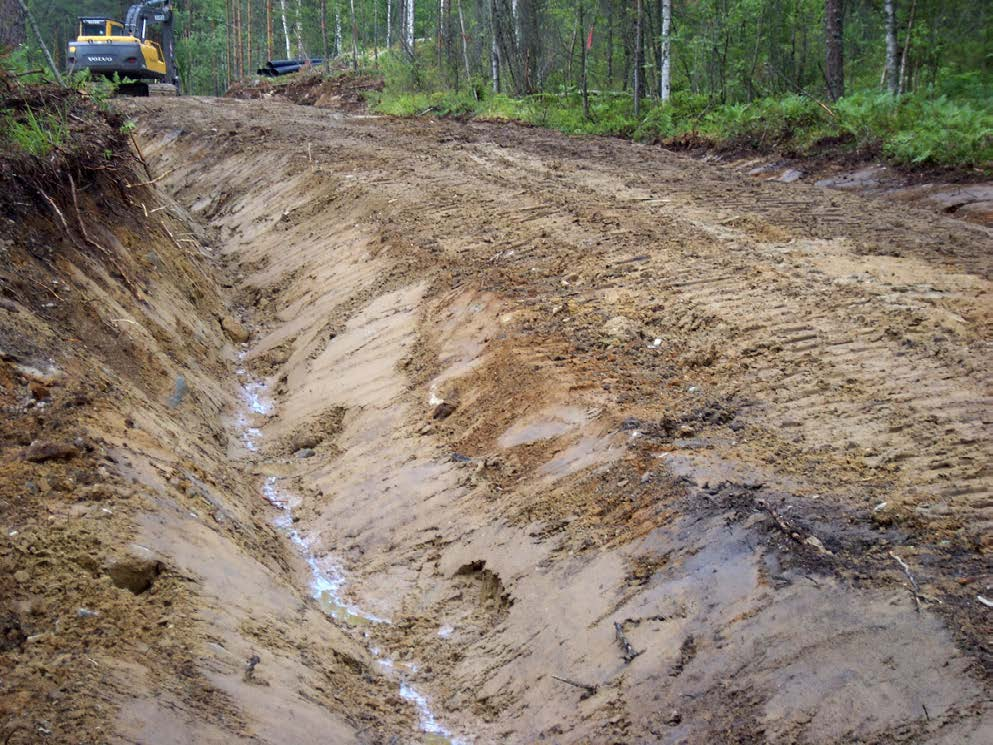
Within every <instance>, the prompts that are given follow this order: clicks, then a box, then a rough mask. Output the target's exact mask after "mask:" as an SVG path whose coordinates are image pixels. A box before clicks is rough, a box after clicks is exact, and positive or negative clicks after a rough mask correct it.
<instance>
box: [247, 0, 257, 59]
mask: <svg viewBox="0 0 993 745" xmlns="http://www.w3.org/2000/svg"><path fill="white" fill-rule="evenodd" d="M253 2H254V0H248V25H247V26H246V27H245V28H246V30H247V32H248V73H249V75H251V74H252V68H253V67H254V66H255V63H254V62H253V61H252V55H253V51H254V50H253V49H252V3H253Z"/></svg>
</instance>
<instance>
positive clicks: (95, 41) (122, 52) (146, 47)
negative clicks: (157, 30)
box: [66, 0, 179, 96]
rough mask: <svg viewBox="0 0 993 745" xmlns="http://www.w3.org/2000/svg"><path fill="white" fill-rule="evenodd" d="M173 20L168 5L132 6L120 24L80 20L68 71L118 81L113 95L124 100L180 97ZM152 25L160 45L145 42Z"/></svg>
mask: <svg viewBox="0 0 993 745" xmlns="http://www.w3.org/2000/svg"><path fill="white" fill-rule="evenodd" d="M172 21H173V15H172V0H146V2H143V3H138V4H135V5H132V6H131V7H130V8H128V12H127V16H125V20H124V23H121V22H120V21H115V20H112V19H110V18H105V17H102V16H99V17H97V16H86V17H83V18H80V19H79V26H78V33H77V36H76V39H75V40H74V41H70V42H69V53H68V54H67V55H66V60H67V62H68V70H69V72H75V71H78V70H89V71H90V73H91V74H93V75H94V76H101V77H107V78H114V79H116V80H119V81H121V82H120V83H119V84H118V86H117V91H118V93H121V94H124V95H131V96H149V95H159V96H176V95H179V75H178V73H177V71H176V51H175V46H174V44H173V33H172ZM155 25H158V26H161V28H162V34H161V39H162V43H161V44H159V43H157V42H155V41H152V40H151V39H150V38H148V31H149V27H150V26H155Z"/></svg>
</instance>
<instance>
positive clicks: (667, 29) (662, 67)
mask: <svg viewBox="0 0 993 745" xmlns="http://www.w3.org/2000/svg"><path fill="white" fill-rule="evenodd" d="M661 1H662V60H661V62H660V63H659V100H661V101H668V100H669V95H670V94H671V92H672V86H671V79H672V48H671V42H672V0H661Z"/></svg>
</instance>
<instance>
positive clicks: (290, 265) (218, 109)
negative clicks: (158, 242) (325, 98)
mask: <svg viewBox="0 0 993 745" xmlns="http://www.w3.org/2000/svg"><path fill="white" fill-rule="evenodd" d="M128 106H130V108H131V110H132V113H133V115H134V116H136V117H137V119H138V121H139V134H140V138H139V139H140V141H141V144H142V149H143V151H144V153H145V155H146V157H147V158H148V159H149V161H150V163H151V166H152V169H153V171H154V172H155V173H156V174H166V175H165V176H164V178H162V179H161V181H160V182H159V183H158V185H159V186H160V187H162V188H163V189H164V190H165V191H167V192H168V193H169V194H170V195H171V196H172V197H174V198H175V199H176V200H177V201H178V203H179V205H181V206H182V207H183V208H185V209H186V210H188V211H189V213H190V214H191V215H192V217H193V219H194V220H195V221H198V223H199V224H200V225H202V226H205V227H204V231H205V232H203V233H202V235H198V236H197V241H198V242H199V244H200V245H202V246H204V250H205V251H206V252H208V253H210V252H213V255H214V257H215V258H216V266H217V270H216V271H217V274H216V276H217V278H218V281H219V283H220V284H221V285H222V287H221V289H219V290H218V292H219V293H220V295H221V296H222V297H223V298H226V300H225V302H227V303H230V308H233V309H234V310H233V311H229V312H233V313H234V315H237V316H238V318H239V320H240V322H241V324H242V325H243V326H244V327H245V329H246V332H245V333H246V334H248V335H249V338H248V340H247V342H246V343H245V344H243V345H239V344H229V345H227V346H226V347H225V348H224V349H223V351H222V352H221V353H219V354H218V355H217V356H216V363H215V364H216V368H215V370H222V371H226V372H223V373H221V374H222V375H224V376H225V377H224V378H223V379H219V380H213V381H211V382H210V383H209V392H208V393H205V394H204V395H203V396H201V397H199V398H197V399H196V406H198V407H200V408H199V409H198V411H199V412H200V413H199V414H198V416H201V417H204V418H205V419H204V421H208V420H209V421H213V422H214V424H213V425H211V426H213V427H215V429H216V431H207V430H204V432H201V433H197V432H193V431H189V432H183V431H180V429H179V428H174V429H176V431H175V432H173V434H172V435H170V437H175V438H176V439H175V441H173V440H169V439H168V438H167V440H166V441H163V442H170V443H172V442H175V443H177V444H175V445H174V446H173V445H169V446H168V447H167V446H165V445H163V446H162V452H158V451H156V452H158V456H157V457H160V458H163V459H169V458H171V457H172V456H170V455H169V453H168V452H167V451H168V450H169V449H170V448H174V449H175V451H176V452H180V451H181V452H182V453H183V458H188V459H191V460H192V461H197V460H198V459H199V461H198V462H199V467H198V470H196V473H197V474H199V475H198V476H197V479H196V481H197V483H193V482H189V484H192V486H189V484H188V480H187V481H182V483H183V484H186V486H183V488H184V489H186V490H187V493H189V490H190V489H193V490H194V491H196V489H200V490H201V492H202V493H203V494H207V495H208V497H209V495H210V494H214V495H219V496H215V497H209V498H208V497H204V499H208V501H210V500H211V499H213V500H219V501H217V502H216V503H217V504H223V505H225V508H224V509H226V510H227V511H228V512H229V513H230V514H229V519H228V520H227V522H225V521H224V520H220V521H217V520H216V518H215V522H216V523H217V524H211V525H204V524H200V523H197V524H196V525H192V526H191V521H190V520H189V519H187V517H186V516H184V515H183V514H181V513H182V510H173V511H169V510H166V509H164V508H156V509H150V510H149V511H148V512H147V513H146V517H145V518H142V519H139V520H138V523H139V527H138V531H139V535H138V537H137V538H135V541H136V542H137V543H138V544H140V545H141V546H143V547H147V549H148V550H150V551H153V552H155V553H156V554H157V555H158V556H160V557H162V561H164V562H165V563H166V564H167V565H169V566H171V567H174V569H175V571H176V572H178V573H179V574H180V575H181V576H184V577H187V578H189V579H190V582H189V587H188V588H187V590H184V592H187V593H189V595H184V597H188V598H189V599H188V602H189V604H190V607H191V608H194V611H191V614H192V615H194V616H195V617H196V623H195V624H194V623H191V624H190V625H189V627H188V628H185V629H182V633H183V634H184V635H185V641H186V643H187V644H188V645H189V646H190V648H191V649H193V650H195V654H194V656H193V659H192V660H191V661H190V662H189V675H190V676H191V677H190V678H189V681H193V680H196V681H198V683H197V685H196V686H193V684H192V682H188V683H187V684H184V685H178V684H176V685H173V684H168V685H166V686H165V690H166V691H168V694H163V693H162V692H161V690H160V689H159V688H157V685H156V684H154V683H152V682H149V683H147V684H146V685H145V687H144V688H143V689H142V692H141V693H140V695H139V694H134V693H132V694H129V693H127V692H125V691H118V692H117V693H116V694H115V695H114V697H113V700H114V702H115V704H114V705H115V706H116V707H117V711H118V713H117V714H116V715H115V716H116V720H115V725H114V727H113V728H112V729H113V730H114V731H115V732H116V733H117V734H116V735H115V737H118V738H120V740H121V741H128V742H142V743H146V742H147V743H158V742H185V741H197V742H233V741H242V740H244V741H246V742H267V743H297V742H310V741H316V740H312V739H309V738H312V737H316V736H317V734H316V733H323V734H322V735H321V736H323V737H326V738H329V739H328V740H327V741H332V742H350V741H355V742H475V743H496V742H514V743H518V742H520V743H524V742H535V741H539V740H541V741H548V742H561V743H574V742H575V743H578V742H591V743H608V742H609V743H655V742H666V743H670V742H671V743H677V742H686V743H705V742H742V743H753V742H754V743H758V742H770V743H794V742H811V743H850V742H864V743H895V742H908V743H909V742H913V743H924V742H927V743H949V744H951V743H977V744H978V743H986V742H989V741H990V740H991V738H993V705H991V703H990V700H991V696H990V694H991V692H993V687H991V678H990V675H991V673H993V608H991V607H990V605H991V603H993V563H991V557H993V470H991V467H990V462H991V455H993V445H991V441H993V440H991V434H993V433H991V425H993V390H991V388H993V386H991V384H993V372H991V370H993V368H991V365H990V362H991V352H993V350H991V343H993V295H991V290H993V284H991V272H993V261H991V257H993V232H991V231H990V230H989V229H987V228H983V227H981V226H976V225H970V224H967V223H964V222H962V221H957V220H954V219H951V218H946V217H943V216H937V215H935V214H933V213H930V212H924V211H917V210H914V209H911V208H909V207H906V206H901V205H896V204H893V203H889V202H884V201H875V200H867V199H863V198H861V197H858V196H855V195H851V194H846V193H839V192H833V191H828V190H825V189H821V188H816V187H812V186H806V185H802V184H782V183H768V182H756V181H754V180H749V179H747V178H744V177H742V176H741V175H739V174H736V173H734V172H732V171H731V170H728V169H722V168H721V167H718V166H714V165H709V164H703V163H699V162H696V161H693V160H691V159H689V158H685V157H680V156H677V155H673V154H671V153H667V152H665V151H663V150H660V149H658V148H651V147H644V146H639V145H635V144H630V143H625V142H619V141H612V140H605V139H593V138H568V137H565V136H561V135H558V134H554V133H549V132H545V131H541V130H535V129H525V128H520V127H511V126H499V125H492V124H458V123H442V122H433V121H424V120H418V121H390V120H385V119H382V118H377V117H368V116H343V115H337V114H334V113H330V112H328V111H321V110H317V109H313V108H308V107H303V106H295V105H291V104H277V103H274V102H268V101H240V100H214V99H196V98H183V99H177V100H152V101H136V102H133V103H130V104H128ZM177 245H178V244H177ZM185 323H188V324H190V325H191V326H195V324H194V323H193V322H192V321H190V320H189V319H186V321H185ZM177 328H182V327H181V326H177ZM239 332H240V329H235V332H234V333H231V334H229V336H232V338H234V339H235V340H236V341H239V340H240V338H241V337H240V335H239ZM190 338H197V339H201V340H202V341H203V340H204V337H202V336H201V335H200V334H199V333H193V334H191V336H190ZM197 343H198V344H199V343H200V342H197ZM205 343H206V346H205V347H204V351H203V354H204V355H210V354H214V352H212V351H211V350H210V349H209V347H210V343H209V342H205ZM207 377H209V375H208V374H207V373H204V378H207ZM197 380H200V379H199V378H197ZM203 385H204V386H208V384H207V383H206V382H204V383H203ZM194 388H196V385H195V384H194ZM215 388H216V390H215ZM163 395H164V394H163ZM207 401H209V405H208V403H206V402H207ZM190 405H192V404H190ZM204 412H206V413H204ZM190 416H193V415H192V414H190ZM191 421H192V420H191ZM205 426H206V425H205ZM139 429H140V427H139ZM198 438H200V439H198ZM203 438H211V439H212V440H213V441H214V442H215V443H221V444H220V445H215V446H214V447H219V448H221V450H222V451H223V457H221V456H214V455H210V453H208V450H209V448H207V450H205V449H204V447H202V446H200V445H198V444H197V443H200V442H203V441H205V440H204V439H203ZM146 440H147V441H146V442H144V444H142V442H141V440H140V438H139V437H138V436H137V435H136V434H132V435H131V436H130V441H129V442H130V444H129V445H128V446H129V447H132V448H137V449H140V448H145V450H146V451H147V452H152V450H153V449H154V447H156V446H155V444H154V442H153V441H154V440H155V437H147V438H146ZM198 448H199V450H200V451H201V452H199V453H198V450H197V449H198ZM210 452H213V451H210ZM218 452H221V451H218ZM177 457H178V456H177ZM211 458H213V460H211ZM174 466H175V464H174ZM176 468H178V466H176ZM169 473H174V472H172V471H169ZM174 475H175V474H174ZM182 478H185V477H182ZM170 483H172V481H170ZM232 505H234V506H232ZM215 506H216V504H215ZM160 507H161V505H160ZM232 520H233V523H234V525H235V527H236V528H237V529H234V528H232ZM253 521H254V522H253ZM252 525H255V526H256V527H254V528H253V527H251V526H252ZM259 526H271V527H270V528H264V527H259ZM267 530H268V532H266V531H267ZM277 575H278V577H281V578H282V579H279V580H278V581H277V579H275V578H276V577H277ZM280 583H282V584H280ZM308 596H311V597H312V598H313V599H308ZM322 612H323V613H322ZM328 618H330V619H332V623H328V622H327V620H328ZM250 655H251V656H252V657H254V656H257V657H258V658H259V662H258V663H256V664H254V665H253V664H249V669H248V670H244V669H243V667H244V665H243V664H242V662H241V660H244V659H249V658H250ZM235 660H238V662H236V661H235ZM329 671H330V672H329ZM135 675H137V674H135ZM132 677H134V676H132ZM163 695H165V696H166V698H167V699H168V705H165V706H163V705H161V702H162V700H163V699H162V698H161V697H162V696H163ZM176 733H178V734H176ZM184 738H185V739H184ZM322 741H323V740H322Z"/></svg>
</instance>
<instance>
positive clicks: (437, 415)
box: [431, 401, 456, 419]
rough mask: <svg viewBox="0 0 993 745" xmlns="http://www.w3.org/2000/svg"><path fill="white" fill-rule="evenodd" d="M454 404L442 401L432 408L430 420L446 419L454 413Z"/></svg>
mask: <svg viewBox="0 0 993 745" xmlns="http://www.w3.org/2000/svg"><path fill="white" fill-rule="evenodd" d="M455 408H456V407H455V404H453V403H449V402H448V401H442V402H441V403H440V404H438V405H437V406H435V407H434V411H433V412H431V418H432V419H448V417H450V416H451V415H452V413H453V412H454V411H455Z"/></svg>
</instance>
